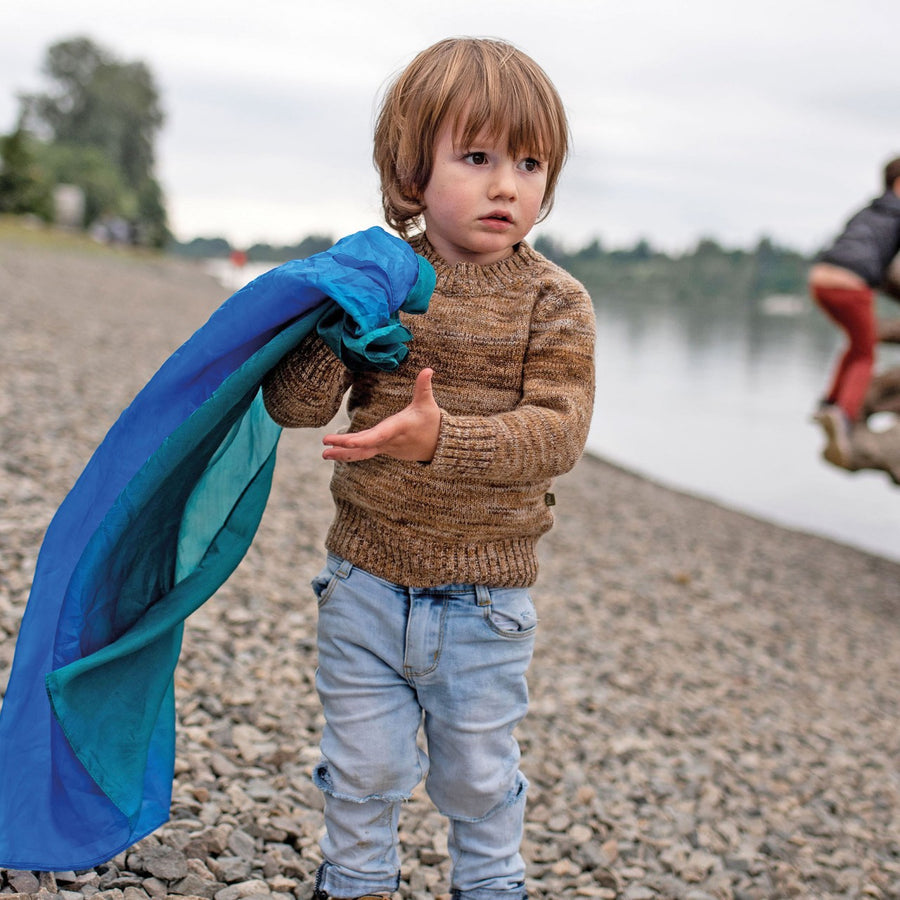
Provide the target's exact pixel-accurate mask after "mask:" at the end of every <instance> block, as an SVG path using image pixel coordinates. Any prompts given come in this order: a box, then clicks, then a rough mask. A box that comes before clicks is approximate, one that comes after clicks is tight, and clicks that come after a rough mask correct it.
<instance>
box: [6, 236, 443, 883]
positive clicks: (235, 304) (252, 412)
mask: <svg viewBox="0 0 900 900" xmlns="http://www.w3.org/2000/svg"><path fill="white" fill-rule="evenodd" d="M433 288H434V271H433V270H432V268H431V266H430V265H429V264H428V263H427V262H426V261H425V260H424V259H422V258H421V257H418V256H416V254H415V253H414V252H413V251H412V249H411V248H410V247H409V245H407V244H406V243H405V242H403V241H401V240H399V239H398V238H395V237H392V236H391V235H389V234H387V233H386V232H385V231H383V230H381V229H379V228H372V229H369V230H368V231H365V232H360V233H358V234H354V235H350V236H349V237H347V238H344V239H343V240H341V241H339V242H338V243H337V244H335V245H334V247H332V248H331V249H330V250H327V251H325V252H324V253H320V254H316V255H315V256H312V257H309V258H308V259H303V260H294V261H292V262H289V263H286V264H285V265H283V266H279V267H278V268H275V269H273V270H272V271H270V272H267V273H266V274H265V275H262V276H260V277H259V278H257V279H255V280H254V281H252V282H251V283H250V284H248V285H247V286H246V287H245V288H243V289H242V290H240V291H238V292H237V293H236V294H234V295H233V296H232V297H230V298H229V299H228V300H227V301H226V302H225V303H224V304H222V306H220V307H219V309H218V310H216V312H215V313H213V315H212V316H211V317H210V319H209V320H208V321H207V322H206V324H205V325H203V326H202V327H201V328H200V329H199V330H198V331H197V332H196V333H195V334H194V335H193V336H192V337H191V338H190V339H189V340H188V341H187V342H186V343H185V344H183V345H182V346H181V347H180V348H179V349H178V350H177V351H176V352H175V353H174V354H173V355H172V356H171V357H169V359H168V360H166V362H165V363H164V364H163V366H162V367H161V368H160V369H159V371H158V372H157V373H156V374H155V375H154V376H153V378H152V379H151V380H150V381H149V382H148V384H147V385H146V386H145V387H144V388H143V389H142V390H141V392H140V393H139V394H138V395H137V397H136V398H135V399H134V401H133V402H132V403H131V405H130V406H129V407H128V408H127V409H126V410H125V411H124V412H123V413H122V415H121V416H120V417H119V419H118V420H117V421H116V423H115V424H114V425H113V426H112V428H111V429H110V430H109V432H108V434H107V435H106V437H105V438H104V440H103V441H102V443H101V444H100V446H99V447H98V448H97V450H96V451H95V452H94V454H93V456H92V457H91V459H90V460H89V462H88V464H87V466H86V467H85V469H84V471H83V472H82V474H81V476H80V477H79V478H78V480H77V481H76V483H75V485H74V486H73V488H72V490H71V491H70V492H69V494H68V495H67V496H66V498H65V500H64V501H63V503H62V504H61V505H60V507H59V509H58V510H57V512H56V515H55V516H54V517H53V520H52V521H51V523H50V526H49V527H48V529H47V533H46V535H45V536H44V541H43V544H42V546H41V551H40V554H39V556H38V561H37V566H36V569H35V574H34V580H33V583H32V589H31V594H30V596H29V600H28V604H27V606H26V609H25V614H24V617H23V620H22V626H21V629H20V632H19V638H18V642H17V644H16V653H15V658H14V661H13V667H12V671H11V674H10V680H9V685H8V688H7V692H6V696H5V698H4V701H3V706H2V708H0V866H2V867H5V868H13V869H36V870H50V871H59V870H64V869H86V868H90V867H92V866H95V865H97V864H98V863H101V862H104V861H106V860H108V859H110V858H111V857H113V856H115V855H116V854H117V853H119V852H120V851H121V850H123V849H125V848H126V847H128V846H130V845H131V844H133V843H134V842H135V841H137V840H139V839H140V838H142V837H144V836H145V835H146V834H149V833H150V832H151V831H153V830H154V829H155V828H157V827H158V826H159V825H161V824H162V823H163V822H165V821H166V819H167V818H168V815H169V806H170V803H171V792H172V780H173V774H174V760H175V702H174V671H175V666H176V663H177V661H178V655H179V653H180V649H181V638H182V632H183V627H184V620H185V618H186V617H187V616H188V615H190V613H191V612H193V611H194V610H196V609H197V608H198V607H199V606H200V605H201V604H202V603H204V602H205V601H206V600H207V599H208V598H209V597H211V596H212V595H213V593H214V592H215V591H216V590H217V589H218V587H219V586H220V585H221V584H222V583H223V582H224V581H225V580H226V579H227V578H228V576H229V575H230V574H231V572H232V571H233V570H234V568H235V567H236V566H237V565H238V563H239V562H240V560H241V559H242V557H243V556H244V554H245V553H246V551H247V548H248V547H249V546H250V543H251V542H252V540H253V536H254V534H255V533H256V529H257V526H258V525H259V522H260V519H261V517H262V514H263V510H264V508H265V505H266V501H267V499H268V495H269V489H270V485H271V480H272V472H273V469H274V465H275V451H276V446H277V444H278V440H279V437H280V434H281V429H280V427H279V426H278V425H276V424H275V423H274V422H273V421H272V420H271V419H270V418H269V416H268V415H267V414H266V412H265V409H264V407H263V404H262V397H261V391H260V385H261V383H262V379H263V378H264V376H265V374H266V372H268V371H269V370H270V369H271V368H272V366H274V365H275V364H276V363H277V362H278V360H279V359H281V357H282V356H283V355H284V354H285V353H286V352H287V351H288V350H289V349H291V348H292V347H293V346H295V345H296V344H297V343H298V342H299V341H300V340H301V339H302V338H303V337H305V336H306V335H307V334H309V333H310V332H311V331H312V330H313V329H316V330H318V332H319V334H320V335H321V336H322V338H323V339H324V340H325V341H326V342H327V343H328V344H329V345H330V346H331V347H332V349H333V350H334V351H335V352H336V353H337V354H338V355H339V356H340V357H341V359H343V360H344V362H345V363H346V364H347V365H348V366H350V367H351V368H356V369H361V368H382V369H391V368H394V367H396V366H397V365H399V363H400V361H401V360H402V359H403V358H404V357H405V355H406V352H407V350H406V346H405V342H406V341H408V340H409V338H410V334H409V332H408V331H407V330H406V329H405V328H404V327H403V326H402V325H401V324H400V322H399V318H398V316H397V310H398V309H400V308H401V307H402V308H403V309H404V310H405V311H408V312H423V311H424V310H425V309H426V307H427V304H428V299H429V297H430V295H431V292H432V290H433Z"/></svg>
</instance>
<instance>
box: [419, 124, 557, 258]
mask: <svg viewBox="0 0 900 900" xmlns="http://www.w3.org/2000/svg"><path fill="white" fill-rule="evenodd" d="M546 185H547V164H546V160H542V159H537V158H535V157H530V156H523V157H520V158H513V157H512V156H510V154H509V148H508V146H507V143H506V140H505V137H504V139H502V140H499V141H497V140H494V139H491V138H484V137H483V136H481V135H480V136H479V137H478V138H477V139H476V141H475V142H474V143H473V144H472V145H471V146H468V147H461V146H456V145H455V144H454V140H453V128H452V123H450V122H448V123H445V124H444V127H443V128H442V129H441V130H440V132H439V133H438V136H437V140H436V141H435V147H434V165H433V166H432V169H431V178H430V179H429V180H428V185H427V187H426V188H425V191H424V193H423V196H422V200H423V203H424V205H425V211H424V213H423V217H424V219H425V233H426V234H427V235H428V240H429V241H430V242H431V245H432V246H433V247H434V249H435V250H437V252H438V253H439V254H440V255H441V256H442V257H443V258H444V259H445V260H447V262H449V263H457V262H470V263H476V264H478V265H488V264H490V263H493V262H497V261H498V260H501V259H505V258H506V257H507V256H509V255H510V254H511V253H512V252H513V249H512V248H513V246H514V245H515V244H517V243H518V242H519V241H521V240H522V239H523V238H524V237H525V235H526V234H528V232H529V231H531V229H532V227H533V225H534V223H535V222H536V221H537V217H538V216H539V215H540V212H541V203H542V202H543V199H544V189H545V188H546Z"/></svg>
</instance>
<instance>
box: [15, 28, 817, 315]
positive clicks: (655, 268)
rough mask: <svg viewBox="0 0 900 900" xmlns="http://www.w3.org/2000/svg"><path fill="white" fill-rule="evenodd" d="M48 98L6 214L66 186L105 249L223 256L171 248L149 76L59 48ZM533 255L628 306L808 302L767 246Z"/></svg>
mask: <svg viewBox="0 0 900 900" xmlns="http://www.w3.org/2000/svg"><path fill="white" fill-rule="evenodd" d="M42 72H43V74H44V75H45V76H46V78H47V80H48V82H49V88H48V90H46V91H45V92H39V93H33V94H22V95H20V96H19V102H20V111H19V116H18V122H17V124H16V127H15V128H14V129H13V131H12V132H11V133H10V134H7V135H0V213H10V214H15V215H26V214H27V215H33V216H37V217H39V218H41V219H44V220H46V221H53V220H54V218H55V217H57V216H58V215H59V208H58V207H59V186H60V185H67V186H70V187H73V188H75V189H76V191H77V192H78V197H79V198H80V199H81V207H80V209H79V210H78V214H79V217H80V224H81V227H84V228H85V229H88V230H91V231H93V232H94V233H95V234H99V235H100V236H101V237H103V238H105V239H110V240H127V241H129V242H132V243H137V244H142V245H146V246H152V247H158V248H165V249H167V250H168V251H170V252H173V253H176V254H179V255H183V256H191V257H227V256H229V255H230V254H231V252H232V251H233V250H234V248H233V247H232V246H231V245H230V244H229V242H228V241H227V240H226V239H225V238H223V237H211V238H199V237H198V238H195V239H193V240H191V241H187V242H179V241H176V240H174V238H173V236H172V235H171V233H170V231H169V227H168V222H167V213H166V204H165V197H164V196H163V192H162V189H161V187H160V185H159V182H158V181H157V178H156V175H155V164H156V154H155V141H156V138H157V135H158V134H159V132H160V130H161V128H162V126H163V124H164V121H165V116H164V113H163V110H162V105H161V102H160V96H159V92H158V90H157V88H156V84H155V81H154V78H153V75H152V73H151V72H150V70H149V68H148V67H147V65H146V64H145V63H143V62H140V61H124V60H121V59H119V58H117V57H116V56H115V55H114V54H113V53H111V52H109V51H108V50H106V49H104V48H102V47H100V46H98V45H97V44H95V43H94V42H93V41H92V40H90V39H89V38H87V37H77V38H72V39H69V40H64V41H59V42H57V43H55V44H53V45H52V46H50V47H49V49H48V50H47V52H46V57H45V60H44V63H43V67H42ZM333 242H334V241H333V238H332V237H331V236H330V235H328V234H313V235H308V236H307V237H304V238H303V239H302V240H299V241H298V242H297V243H294V244H283V245H273V244H267V243H259V244H255V245H253V246H252V247H250V248H248V249H246V250H245V253H246V258H247V259H248V260H249V261H251V262H272V263H279V262H284V261H286V260H289V259H300V258H304V257H306V256H310V255H312V254H313V253H317V252H319V251H321V250H324V249H327V248H328V247H330V246H331V245H332V244H333ZM535 246H536V248H537V249H538V250H540V251H541V252H543V253H544V254H545V255H546V256H548V257H550V258H551V259H553V260H554V261H556V262H558V263H559V264H560V265H562V266H564V267H565V268H566V269H568V270H569V271H571V272H572V273H573V274H574V275H575V276H576V277H578V278H580V279H581V280H582V281H583V282H584V283H585V284H587V285H588V286H591V285H602V286H603V292H604V294H605V295H606V296H608V297H612V298H614V299H616V298H619V299H621V300H622V301H623V302H627V301H629V300H630V299H632V298H635V299H637V298H638V297H639V298H640V299H642V300H643V302H646V301H647V298H648V297H652V298H654V300H655V301H656V302H666V301H676V302H677V301H679V300H684V299H685V298H688V297H690V298H692V300H696V298H697V297H698V296H707V297H710V298H718V299H722V298H733V299H753V298H758V297H765V296H769V295H771V294H793V293H799V292H802V291H803V289H804V287H803V286H804V283H805V278H806V269H807V266H808V264H809V259H808V258H807V257H804V256H803V255H802V254H800V253H797V252H796V251H793V250H791V249H789V248H785V247H780V246H778V245H776V244H774V243H773V242H772V241H771V240H769V239H768V238H762V239H761V240H760V241H759V242H758V244H757V245H756V247H754V248H752V249H750V250H729V249H726V248H724V247H722V246H720V245H719V244H718V243H717V242H716V241H714V240H712V239H709V238H707V239H704V240H701V241H700V242H699V243H698V244H697V245H696V247H694V248H692V249H691V250H689V251H685V252H684V253H681V254H675V255H673V254H667V253H664V252H662V251H661V250H658V249H655V248H654V247H653V246H652V245H651V244H650V243H649V241H647V240H639V241H637V242H636V243H635V244H634V246H632V247H630V248H627V249H608V248H606V247H605V246H604V245H603V244H602V243H601V242H600V240H599V239H595V240H592V241H590V242H589V243H587V244H586V245H585V246H584V247H582V248H581V249H579V250H576V251H568V250H566V249H565V248H564V247H563V245H562V244H561V243H559V242H558V241H556V240H555V239H553V238H548V237H539V238H537V240H536V241H535Z"/></svg>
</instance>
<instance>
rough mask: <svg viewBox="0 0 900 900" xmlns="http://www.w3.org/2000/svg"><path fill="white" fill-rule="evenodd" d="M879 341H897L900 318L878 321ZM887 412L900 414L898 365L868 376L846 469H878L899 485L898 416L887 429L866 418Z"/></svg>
mask: <svg viewBox="0 0 900 900" xmlns="http://www.w3.org/2000/svg"><path fill="white" fill-rule="evenodd" d="M878 337H879V340H880V341H881V342H883V343H887V344H900V319H888V320H882V321H881V322H879V323H878ZM879 412H889V413H893V414H894V415H895V416H898V417H900V366H898V367H894V368H891V369H887V370H886V371H884V372H880V373H879V374H878V375H876V376H875V377H874V378H873V379H872V383H871V384H870V385H869V390H868V393H867V394H866V399H865V403H864V404H863V423H862V424H861V425H858V426H857V427H856V428H855V429H854V431H853V438H852V451H853V452H852V459H851V464H850V466H848V468H850V469H852V470H853V471H857V470H859V469H880V470H882V471H884V472H887V474H888V475H890V476H891V478H892V479H893V481H894V483H895V484H897V485H900V418H898V419H897V421H896V422H894V424H893V425H892V426H891V427H890V428H887V429H884V430H879V431H875V430H873V429H871V428H869V426H868V420H869V418H870V417H871V416H873V415H875V413H879Z"/></svg>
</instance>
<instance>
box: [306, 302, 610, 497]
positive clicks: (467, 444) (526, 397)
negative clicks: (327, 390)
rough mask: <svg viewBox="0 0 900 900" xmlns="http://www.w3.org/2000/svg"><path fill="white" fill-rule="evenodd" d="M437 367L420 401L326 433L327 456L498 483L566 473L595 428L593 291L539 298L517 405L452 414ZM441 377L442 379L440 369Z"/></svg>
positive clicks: (425, 377) (419, 387) (420, 390)
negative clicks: (424, 465) (426, 466)
mask: <svg viewBox="0 0 900 900" xmlns="http://www.w3.org/2000/svg"><path fill="white" fill-rule="evenodd" d="M430 371H431V370H429V369H424V370H423V371H422V372H420V373H419V376H418V378H417V381H416V389H415V391H414V395H413V399H412V402H411V403H410V405H409V406H407V407H406V408H405V409H403V410H402V411H401V412H400V413H397V414H396V415H394V416H390V417H388V418H387V419H385V420H384V421H383V422H380V423H379V424H378V425H376V426H374V427H373V428H369V429H366V430H365V431H359V432H356V433H354V434H342V435H326V437H325V438H324V443H325V444H326V451H325V454H324V455H325V456H326V458H328V459H341V460H345V461H355V460H360V459H368V458H369V457H371V456H375V455H377V454H379V453H384V454H386V455H388V456H394V457H396V458H398V459H414V460H419V461H429V462H430V463H431V465H433V466H440V467H442V468H451V469H454V470H456V472H457V473H458V475H459V477H463V478H468V479H474V480H483V481H492V482H515V481H525V480H534V479H538V478H553V477H554V476H556V475H560V474H562V473H563V472H566V471H568V470H569V469H571V468H572V466H574V465H575V463H576V462H577V461H578V459H579V457H580V456H581V454H582V452H583V450H584V444H585V441H586V440H587V433H588V429H589V427H590V421H591V412H592V409H593V399H594V312H593V307H592V306H591V302H590V298H589V297H588V296H587V295H586V294H584V293H583V292H581V291H573V292H571V293H568V294H565V295H561V296H545V297H543V298H542V299H541V300H540V301H539V302H538V303H537V304H536V306H535V311H534V316H533V319H532V323H531V336H530V339H529V348H528V352H527V355H526V360H525V366H524V371H523V382H522V399H521V401H520V402H519V404H518V405H517V406H516V408H515V409H513V410H510V411H509V412H504V413H497V414H496V415H490V416H453V415H450V414H448V413H447V412H446V411H443V410H441V409H440V408H439V407H438V406H437V404H436V403H435V401H434V398H433V396H432V395H431V375H430V374H429V373H430ZM434 377H435V378H436V380H437V382H438V385H440V372H437V373H436V374H435V376H434ZM435 426H437V432H436V440H435ZM432 441H435V443H434V444H432ZM432 446H433V453H432V454H431V455H430V456H428V455H427V454H428V452H429V450H430V449H431V448H432Z"/></svg>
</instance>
